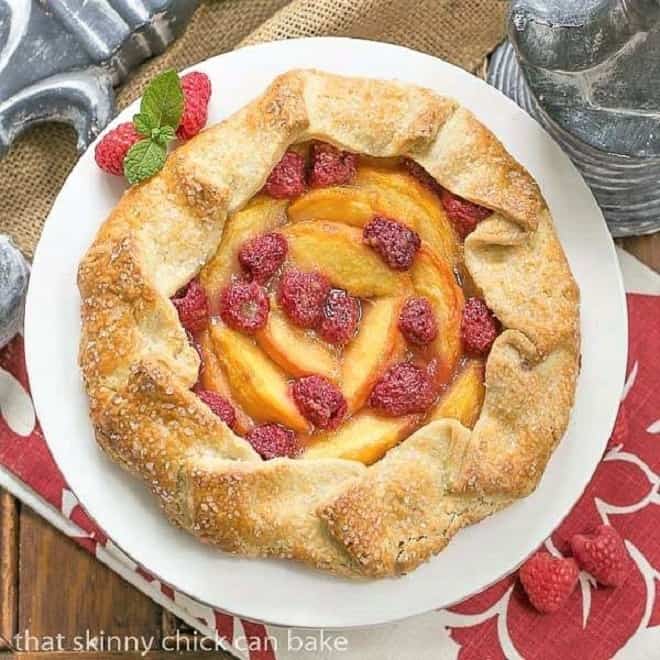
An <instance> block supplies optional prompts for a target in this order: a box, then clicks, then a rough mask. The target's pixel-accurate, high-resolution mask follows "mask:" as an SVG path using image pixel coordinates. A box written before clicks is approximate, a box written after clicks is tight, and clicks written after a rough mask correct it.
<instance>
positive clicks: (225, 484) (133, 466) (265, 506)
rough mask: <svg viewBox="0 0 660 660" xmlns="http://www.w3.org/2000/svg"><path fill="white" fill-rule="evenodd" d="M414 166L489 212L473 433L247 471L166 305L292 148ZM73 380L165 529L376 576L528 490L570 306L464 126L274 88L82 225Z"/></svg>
mask: <svg viewBox="0 0 660 660" xmlns="http://www.w3.org/2000/svg"><path fill="white" fill-rule="evenodd" d="M310 138H320V139H324V140H327V141H329V142H332V143H334V144H336V145H337V146H339V147H342V148H344V149H348V150H351V151H354V152H359V153H365V154H369V155H372V156H376V157H389V156H396V155H406V156H410V157H412V158H414V159H416V160H417V161H418V162H419V163H420V164H421V165H423V166H424V167H425V168H426V169H427V170H428V171H429V172H431V174H432V175H433V176H435V178H436V179H437V180H438V181H439V182H440V183H441V184H442V185H443V186H445V187H446V188H448V189H449V190H450V191H452V192H454V193H456V194H458V195H460V196H462V197H465V198H467V199H470V200H471V201H474V202H476V203H479V204H482V205H484V206H487V207H489V208H491V209H493V210H494V211H496V213H495V214H494V215H492V216H491V217H490V218H488V219H487V220H485V221H483V222H482V223H481V224H480V225H479V227H478V228H477V230H476V231H474V232H473V233H472V234H471V235H470V237H469V238H468V239H467V240H466V242H465V263H466V266H467V268H468V270H469V272H470V274H471V275H472V277H473V279H474V280H475V282H476V284H477V286H478V287H479V288H480V289H481V290H482V291H483V294H484V296H485V298H486V300H487V302H488V304H489V306H490V307H491V308H492V309H493V310H494V311H495V312H496V314H497V316H498V318H499V319H500V320H501V321H502V324H503V326H504V328H505V331H504V332H503V333H502V334H501V335H500V337H499V338H498V339H497V341H496V342H495V344H494V346H493V349H492V351H491V354H490V356H489V359H488V362H487V367H486V398H485V401H484V405H483V408H482V412H481V415H480V418H479V420H478V422H477V423H476V425H475V427H474V430H472V431H470V430H468V429H466V428H465V427H463V426H462V425H461V424H459V423H458V422H455V421H449V420H439V421H436V422H432V423H430V424H428V425H426V426H425V427H424V428H422V429H420V430H419V431H418V432H417V433H415V434H414V435H412V436H411V437H409V438H408V439H407V440H405V441H404V442H403V443H402V444H401V445H399V446H398V447H396V448H394V449H392V450H390V452H389V453H388V454H387V455H386V456H385V457H384V458H383V459H382V460H381V461H380V462H378V463H376V464H375V465H373V466H371V467H369V468H365V467H364V466H363V465H362V464H360V463H356V462H353V461H345V460H338V459H337V460H334V459H332V460H331V459H318V460H307V461H295V460H291V459H276V460H273V461H263V460H261V458H260V457H259V456H258V455H257V454H256V452H254V450H253V449H252V448H251V447H250V445H249V444H248V443H247V442H246V441H244V440H243V439H241V438H240V437H238V436H236V435H235V434H233V433H232V432H231V431H230V430H229V429H228V428H227V427H226V426H225V425H224V424H223V423H222V422H221V421H219V418H217V417H216V416H215V415H213V414H212V413H211V412H210V411H209V410H208V408H207V407H206V406H205V405H204V404H203V403H201V402H200V401H199V399H198V398H197V396H195V395H194V394H193V393H191V392H190V388H191V387H192V385H193V384H194V383H195V381H196V379H197V370H198V366H199V358H198V356H197V354H196V352H195V350H194V349H193V348H191V347H190V345H189V343H188V341H187V338H186V334H185V332H184V330H183V328H182V327H181V325H180V323H179V322H178V317H177V314H176V311H175V310H174V307H173V305H172V303H171V302H170V300H169V298H170V297H171V296H172V295H173V294H174V293H175V292H176V291H177V290H178V289H179V288H180V287H181V286H183V285H184V284H185V283H186V282H188V281H189V280H190V279H191V278H192V277H194V276H195V275H196V274H197V272H198V271H199V270H200V268H201V267H202V266H203V265H204V264H205V263H206V262H207V261H208V260H209V259H210V257H211V256H212V255H213V254H214V253H215V251H216V249H217V246H218V243H219V242H220V239H221V237H222V230H223V225H224V221H225V218H226V217H227V215H228V214H229V213H231V212H233V211H235V210H237V209H239V208H241V207H242V206H243V205H244V204H245V203H246V202H247V201H248V200H249V199H250V198H251V197H253V196H254V194H255V193H256V192H258V191H259V190H260V189H261V187H262V186H263V183H264V181H265V179H266V177H267V175H268V173H269V172H270V171H271V169H272V167H273V166H274V165H275V164H276V163H277V161H278V160H279V158H280V157H281V156H282V153H283V152H284V151H285V149H286V148H287V147H288V146H289V145H290V144H292V143H295V142H301V141H304V140H308V139H310ZM78 280H79V288H80V292H81V298H82V326H83V327H82V340H81V346H80V363H81V367H82V370H83V375H84V379H85V385H86V388H87V391H88V394H89V397H90V402H91V416H92V420H93V422H94V427H95V429H96V435H97V440H98V442H99V443H100V445H101V446H102V447H103V448H104V450H105V451H106V452H107V453H108V454H109V455H110V456H111V457H112V458H113V459H114V460H116V461H117V462H119V463H120V464H121V465H123V466H124V467H125V468H127V469H128V470H130V471H131V472H133V473H135V474H137V475H140V476H141V477H142V478H143V479H144V480H145V481H146V482H147V484H148V485H149V486H150V487H151V489H152V490H153V491H154V493H156V495H157V496H158V497H159V499H160V501H161V503H162V504H163V506H164V508H165V511H166V513H167V515H168V516H169V518H170V519H171V520H172V521H173V522H174V523H175V524H178V525H180V526H182V527H183V528H185V529H187V530H189V531H191V532H192V533H194V534H196V535H197V536H199V537H200V538H202V539H203V540H205V541H208V542H211V543H215V544H217V545H218V546H219V547H221V548H222V549H224V550H227V551H229V552H236V553H240V554H244V555H250V556H276V557H286V558H293V559H298V560H302V561H305V562H307V563H309V564H311V565H313V566H316V567H318V568H322V569H324V570H328V571H332V572H335V573H340V574H344V575H351V576H370V577H376V576H385V575H396V574H400V573H403V572H406V571H410V570H412V569H414V568H415V567H416V566H417V565H419V564H420V563H421V562H423V561H425V560H426V559H428V558H429V557H430V556H431V555H433V554H435V553H437V552H439V551H440V550H441V549H442V548H443V547H444V546H445V545H446V544H447V543H448V542H449V540H450V539H451V537H452V536H453V535H454V534H455V533H456V532H457V531H458V530H459V529H460V528H461V527H464V526H465V525H468V524H472V523H473V522H476V521H478V520H480V519H482V518H483V517H485V516H487V515H489V514H490V513H492V512H493V511H496V510H498V509H500V508H502V507H503V506H506V505H507V504H508V503H509V502H511V501H513V500H514V499H516V498H518V497H522V496H524V495H526V494H528V493H529V492H531V491H532V490H533V489H534V488H535V486H536V484H537V483H538V481H539V479H540V477H541V475H542V473H543V470H544V468H545V465H546V463H547V461H548V459H549V457H550V455H551V453H552V451H553V449H554V447H555V445H556V443H557V442H558V440H559V438H560V437H561V435H562V434H563V432H564V430H565V428H566V425H567V422H568V415H569V411H570V408H571V406H572V401H573V395H574V390H575V380H576V375H577V369H578V357H579V332H578V291H577V287H576V285H575V282H574V281H573V278H572V276H571V273H570V269H569V267H568V265H567V262H566V259H565V257H564V255H563V252H562V249H561V246H560V245H559V242H558V240H557V238H556V236H555V232H554V229H553V227H552V221H551V218H550V214H549V212H548V210H547V207H546V205H545V202H544V200H543V198H542V196H541V194H540V192H539V190H538V187H537V186H536V184H535V182H534V180H533V179H532V178H531V177H530V176H529V174H528V173H527V172H526V171H525V170H524V169H523V168H522V167H521V166H520V165H519V164H518V163H516V162H515V160H514V159H513V158H512V157H511V156H510V155H509V154H508V153H507V152H506V150H505V149H504V147H503V146H502V145H501V143H500V142H499V141H498V140H497V139H496V138H495V137H494V136H493V135H492V134H491V133H490V131H488V130H487V129H486V128H485V127H484V126H483V125H481V124H480V123H479V122H478V121H477V120H476V119H475V118H474V117H473V116H472V115H471V114H470V113H469V112H468V111H467V110H465V109H463V108H460V107H458V106H457V104H456V103H455V102H454V101H452V100H450V99H445V98H441V97H438V96H436V95H435V94H434V93H432V92H431V91H429V90H426V89H422V88H418V87H413V86H410V85H404V84H401V83H395V82H389V81H388V82H386V81H376V80H365V79H351V78H343V77H340V76H334V75H330V74H327V73H322V72H318V71H291V72H289V73H287V74H284V75H282V76H279V77H278V78H277V79H276V80H275V81H274V82H273V83H272V85H271V86H270V87H269V88H268V89H267V90H266V92H265V93H264V94H263V95H262V96H260V97H258V98H257V99H255V100H254V101H253V102H252V103H250V104H248V105H247V106H245V107H244V108H243V109H242V110H240V111H239V112H237V113H236V114H234V115H233V116H231V117H230V118H228V119H227V120H226V121H224V122H222V123H220V124H218V125H216V126H214V127H211V128H209V129H208V130H206V131H204V132H203V133H201V134H200V135H199V136H197V137H196V138H194V139H193V140H191V141H190V142H189V143H188V144H186V145H185V146H183V147H181V148H179V149H177V151H176V152H174V153H173V154H172V155H171V156H170V158H169V159H168V161H167V163H166V165H165V168H164V169H163V170H162V171H161V172H160V173H159V174H158V175H156V176H155V177H153V178H152V179H150V180H149V181H148V182H146V183H144V184H141V185H139V186H135V187H134V188H132V189H131V190H129V191H128V192H127V193H126V194H125V195H124V196H123V197H122V199H121V200H120V202H119V204H118V205H117V207H116V208H115V210H114V211H113V213H112V214H111V215H110V217H109V218H108V219H107V220H106V222H105V223H104V224H103V226H102V227H101V229H100V231H99V233H98V235H97V237H96V239H95V241H94V244H93V245H92V247H91V248H90V250H89V251H88V253H87V255H86V256H85V258H84V259H83V262H82V263H81V265H80V269H79V278H78Z"/></svg>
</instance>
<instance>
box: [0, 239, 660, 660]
mask: <svg viewBox="0 0 660 660" xmlns="http://www.w3.org/2000/svg"><path fill="white" fill-rule="evenodd" d="M619 244H620V245H622V246H623V247H625V248H626V249H627V250H629V251H630V252H632V253H633V254H635V255H636V256H638V257H639V258H640V259H641V260H642V261H643V262H645V263H646V264H648V265H649V266H650V267H652V268H654V269H655V270H656V271H660V234H655V235H653V236H647V237H640V238H631V239H626V240H623V241H619ZM26 629H29V631H30V634H31V635H34V636H36V637H39V638H46V637H54V636H56V635H57V634H58V633H59V634H61V635H63V636H64V643H63V646H65V648H68V649H72V648H73V644H74V639H75V637H76V635H84V634H85V631H87V630H89V631H92V633H94V632H97V633H100V632H101V631H103V634H105V635H106V636H109V635H119V636H122V637H123V636H138V637H140V636H145V637H146V638H148V639H153V640H154V642H155V644H156V646H157V647H158V645H160V644H161V643H162V640H163V638H164V637H166V636H169V635H172V634H175V633H176V631H177V630H179V631H180V632H181V633H182V635H183V636H187V637H186V639H189V641H190V647H189V648H194V633H193V632H192V631H191V630H190V629H189V628H187V627H186V626H185V625H184V624H183V623H182V622H180V621H178V620H177V619H176V618H175V617H174V616H172V615H171V614H169V613H168V612H166V611H164V610H163V609H162V608H161V607H159V606H158V605H156V604H155V603H153V602H152V601H151V600H149V599H148V598H147V597H146V596H144V595H142V594H141V593H140V592H139V591H137V590H136V589H135V588H133V587H132V586H130V585H129V584H127V583H126V582H124V581H123V580H122V579H121V578H119V577H118V576H116V575H115V574H114V573H113V572H112V571H110V569H108V568H106V567H105V566H104V565H103V564H101V563H100V562H98V561H96V560H95V559H94V558H92V557H91V556H90V555H89V554H88V553H87V552H86V551H84V550H82V549H81V548H80V547H78V546H77V545H76V544H75V543H74V542H73V541H71V540H70V539H68V538H66V537H65V536H64V535H63V534H61V533H60V532H58V531H56V530H55V529H54V528H52V527H51V526H50V525H49V524H48V523H46V522H44V521H43V520H42V519H41V518H39V516H38V515H36V514H35V513H34V512H32V511H31V510H30V509H29V508H28V507H27V506H24V505H21V503H20V502H18V501H16V500H15V499H14V498H12V497H11V496H10V495H9V494H8V493H6V492H3V491H0V660H1V659H2V658H3V657H7V656H11V657H15V658H20V659H21V660H28V659H32V660H33V659H36V658H43V657H44V656H46V655H52V654H50V653H48V652H42V653H33V652H24V651H22V652H19V651H18V650H17V649H15V648H13V649H12V646H14V647H15V642H14V643H13V642H12V640H15V635H16V634H17V633H19V632H22V631H25V630H26ZM182 648H185V645H182ZM183 654H184V655H185V656H186V658H194V657H198V656H201V655H204V654H201V653H199V652H191V653H185V652H184V653H183ZM71 655H72V654H71V653H70V652H66V651H65V652H64V653H63V654H59V657H62V658H65V657H70V656H71ZM214 655H216V657H223V658H229V657H230V656H228V655H226V654H224V653H217V654H214ZM75 657H76V658H80V659H82V658H94V659H95V660H99V659H100V658H107V657H109V656H108V654H106V653H103V652H86V653H76V655H75ZM112 657H113V658H117V657H121V658H122V659H123V658H129V657H131V658H132V657H135V658H137V657H140V656H139V654H129V653H125V654H121V656H116V655H113V656H112ZM148 657H149V658H158V657H172V654H171V653H165V652H155V653H150V654H149V655H148ZM205 657H208V654H206V655H205Z"/></svg>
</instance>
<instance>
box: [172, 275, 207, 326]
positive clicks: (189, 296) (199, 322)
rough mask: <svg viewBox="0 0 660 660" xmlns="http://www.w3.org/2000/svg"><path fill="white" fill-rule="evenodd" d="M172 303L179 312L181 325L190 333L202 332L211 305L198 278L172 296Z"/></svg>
mask: <svg viewBox="0 0 660 660" xmlns="http://www.w3.org/2000/svg"><path fill="white" fill-rule="evenodd" d="M172 304H173V305H174V307H176V311H177V312H178V313H179V320H180V321H181V325H182V326H183V327H184V328H185V329H186V330H188V331H189V332H190V333H195V332H201V331H202V330H204V328H205V327H206V324H207V323H208V319H209V306H208V300H207V298H206V293H205V291H204V289H203V288H202V286H201V284H200V283H199V282H198V281H197V280H191V281H190V283H189V284H188V285H187V286H186V287H184V288H183V289H182V290H181V291H179V292H177V295H176V297H175V298H172Z"/></svg>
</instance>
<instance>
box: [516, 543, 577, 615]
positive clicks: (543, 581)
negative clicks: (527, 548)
mask: <svg viewBox="0 0 660 660" xmlns="http://www.w3.org/2000/svg"><path fill="white" fill-rule="evenodd" d="M579 574H580V571H579V569H578V565H577V564H576V563H575V560H574V559H573V558H572V557H568V558H566V557H553V556H552V555H550V554H549V553H547V552H537V553H536V554H535V555H534V556H533V557H531V558H530V559H528V560H527V561H526V562H525V563H524V564H523V565H522V567H521V568H520V572H519V574H518V575H519V577H520V582H521V583H522V586H523V588H524V589H525V593H526V594H527V597H528V598H529V600H530V602H531V603H532V605H533V606H534V608H535V609H536V610H538V611H539V612H541V613H543V614H549V613H551V612H556V611H557V610H559V609H560V608H561V606H562V605H563V604H564V603H565V602H566V601H567V600H568V597H569V596H570V595H571V593H573V589H575V585H576V584H577V581H578V576H579Z"/></svg>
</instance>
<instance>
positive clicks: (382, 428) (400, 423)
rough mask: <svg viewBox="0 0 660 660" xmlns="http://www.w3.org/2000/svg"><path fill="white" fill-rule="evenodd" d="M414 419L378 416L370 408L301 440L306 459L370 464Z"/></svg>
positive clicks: (409, 426) (415, 421) (411, 428)
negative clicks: (333, 429)
mask: <svg viewBox="0 0 660 660" xmlns="http://www.w3.org/2000/svg"><path fill="white" fill-rule="evenodd" d="M417 421H418V418H417V417H415V416H414V415H409V416H406V417H396V418H395V417H381V416H380V415H376V414H375V413H374V412H372V411H370V410H364V411H361V412H359V413H358V414H357V415H355V417H351V419H349V420H348V421H347V422H346V423H345V424H343V425H342V426H341V427H340V428H338V429H337V430H336V431H327V432H323V433H319V434H315V435H313V436H309V437H308V438H306V439H303V442H305V443H306V444H307V448H306V449H305V451H304V452H303V454H302V455H301V458H302V459H308V458H344V459H347V460H352V461H361V462H362V463H364V464H365V465H370V464H371V463H375V462H376V461H377V460H379V459H380V458H381V457H382V456H383V455H384V454H385V452H387V451H388V450H389V449H391V448H392V447H394V446H395V445H397V444H398V443H399V442H401V440H403V439H404V438H405V437H406V436H407V435H408V434H409V433H410V432H411V431H412V430H413V428H414V427H415V426H416V424H417Z"/></svg>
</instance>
